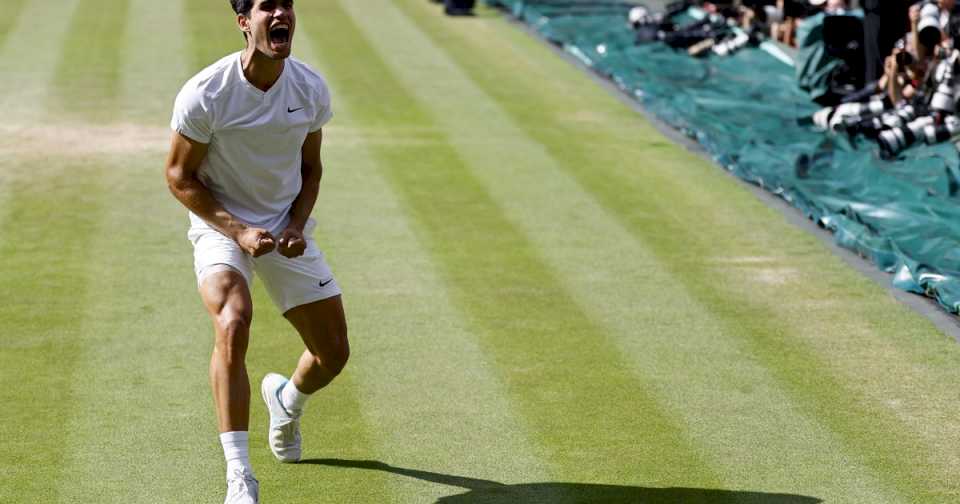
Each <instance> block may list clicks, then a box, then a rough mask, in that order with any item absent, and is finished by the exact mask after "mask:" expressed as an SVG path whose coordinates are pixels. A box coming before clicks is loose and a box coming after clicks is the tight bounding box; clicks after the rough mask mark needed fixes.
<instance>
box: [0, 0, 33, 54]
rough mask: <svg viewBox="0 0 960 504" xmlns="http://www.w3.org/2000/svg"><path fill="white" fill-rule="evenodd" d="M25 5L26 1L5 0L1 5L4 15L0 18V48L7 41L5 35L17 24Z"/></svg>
mask: <svg viewBox="0 0 960 504" xmlns="http://www.w3.org/2000/svg"><path fill="white" fill-rule="evenodd" d="M26 3H27V0H7V1H6V2H4V3H3V9H4V13H3V16H0V47H3V44H4V42H6V40H7V35H9V34H10V32H11V31H12V29H13V27H14V26H15V25H16V24H17V21H18V19H19V18H20V13H21V12H22V11H23V7H24V5H26Z"/></svg>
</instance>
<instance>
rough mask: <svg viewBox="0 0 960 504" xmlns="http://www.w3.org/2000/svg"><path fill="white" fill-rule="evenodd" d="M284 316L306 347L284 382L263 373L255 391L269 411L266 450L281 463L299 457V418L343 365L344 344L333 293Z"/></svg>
mask: <svg viewBox="0 0 960 504" xmlns="http://www.w3.org/2000/svg"><path fill="white" fill-rule="evenodd" d="M284 316H285V317H286V318H287V320H289V321H290V323H291V324H293V326H294V328H296V330H297V332H298V333H300V337H301V338H302V339H303V342H304V345H305V346H306V347H307V348H306V350H305V351H304V352H303V354H302V355H301V356H300V361H299V362H298V363H297V368H296V369H295V370H294V372H293V376H292V377H291V379H290V380H289V381H288V380H287V379H286V378H284V377H282V376H280V375H278V374H273V373H271V374H268V375H267V376H266V377H265V378H264V379H263V383H262V384H261V387H260V392H261V394H262V396H263V400H264V401H265V402H266V403H267V408H268V409H269V410H270V435H269V437H270V449H271V450H272V451H273V454H274V455H275V456H276V457H277V459H278V460H280V461H281V462H296V461H299V460H300V456H301V442H300V415H301V414H302V411H303V405H304V403H305V402H306V400H307V398H309V397H310V394H313V393H314V392H316V391H318V390H320V389H322V388H323V387H325V386H327V385H328V384H329V383H330V382H331V381H332V380H333V379H334V378H335V377H336V376H337V375H338V374H340V371H342V370H343V368H344V366H346V364H347V359H348V358H349V357H350V345H349V343H348V341H347V323H346V318H345V316H344V313H343V303H342V300H341V297H340V296H339V295H337V296H334V297H331V298H327V299H324V300H321V301H316V302H314V303H309V304H306V305H301V306H298V307H296V308H293V309H291V310H289V311H287V312H286V313H284Z"/></svg>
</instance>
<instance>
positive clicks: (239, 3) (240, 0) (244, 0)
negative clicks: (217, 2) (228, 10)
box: [230, 0, 254, 16]
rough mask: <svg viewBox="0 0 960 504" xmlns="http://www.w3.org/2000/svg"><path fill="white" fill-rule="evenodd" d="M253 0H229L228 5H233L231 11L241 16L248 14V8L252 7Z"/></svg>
mask: <svg viewBox="0 0 960 504" xmlns="http://www.w3.org/2000/svg"><path fill="white" fill-rule="evenodd" d="M253 1H254V0H230V6H231V7H233V12H236V13H237V14H238V15H241V16H249V15H250V10H251V9H253Z"/></svg>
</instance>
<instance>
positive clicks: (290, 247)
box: [279, 228, 307, 259]
mask: <svg viewBox="0 0 960 504" xmlns="http://www.w3.org/2000/svg"><path fill="white" fill-rule="evenodd" d="M279 243H280V249H279V251H280V254H281V255H283V256H284V257H288V258H290V259H293V258H294V257H300V256H302V255H303V252H304V251H305V250H307V240H306V239H304V237H303V233H301V232H300V231H298V230H296V229H293V228H287V229H284V230H283V232H282V233H280V241H279Z"/></svg>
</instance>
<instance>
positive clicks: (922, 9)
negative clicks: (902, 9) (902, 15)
mask: <svg viewBox="0 0 960 504" xmlns="http://www.w3.org/2000/svg"><path fill="white" fill-rule="evenodd" d="M955 8H956V0H936V1H932V0H927V1H924V2H921V3H918V4H914V5H912V6H910V11H909V15H908V19H909V22H910V34H909V37H908V38H907V42H908V43H907V46H906V48H907V50H908V51H910V52H911V53H913V56H914V58H916V59H917V60H918V61H928V60H929V58H930V57H932V56H933V54H932V51H933V49H932V48H935V47H936V46H937V44H939V43H940V42H941V41H942V40H943V38H944V34H945V33H947V31H948V29H949V27H950V23H951V19H952V18H953V17H955V15H954V10H955Z"/></svg>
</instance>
